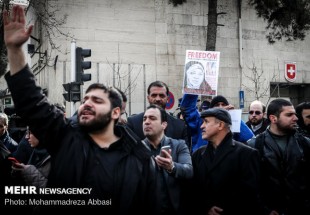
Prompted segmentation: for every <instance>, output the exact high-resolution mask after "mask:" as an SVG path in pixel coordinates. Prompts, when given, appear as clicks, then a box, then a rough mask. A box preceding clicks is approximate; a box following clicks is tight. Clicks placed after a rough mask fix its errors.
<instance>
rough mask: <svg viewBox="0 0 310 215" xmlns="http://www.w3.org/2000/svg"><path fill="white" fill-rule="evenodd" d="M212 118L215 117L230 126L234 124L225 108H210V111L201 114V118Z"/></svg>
mask: <svg viewBox="0 0 310 215" xmlns="http://www.w3.org/2000/svg"><path fill="white" fill-rule="evenodd" d="M210 116H213V117H215V118H217V119H218V120H221V121H223V122H226V123H228V124H229V125H231V124H232V123H231V116H230V114H229V113H228V111H227V110H225V109H223V108H210V109H208V110H205V111H203V112H201V114H200V117H201V118H205V117H210Z"/></svg>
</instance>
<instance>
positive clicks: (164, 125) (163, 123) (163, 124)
mask: <svg viewBox="0 0 310 215" xmlns="http://www.w3.org/2000/svg"><path fill="white" fill-rule="evenodd" d="M161 126H162V127H163V129H164V130H165V129H166V128H167V126H168V123H167V122H162V123H161Z"/></svg>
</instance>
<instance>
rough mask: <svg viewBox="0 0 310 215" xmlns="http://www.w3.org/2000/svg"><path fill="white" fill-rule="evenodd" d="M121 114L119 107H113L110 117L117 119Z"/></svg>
mask: <svg viewBox="0 0 310 215" xmlns="http://www.w3.org/2000/svg"><path fill="white" fill-rule="evenodd" d="M120 116H121V109H120V108H119V107H116V108H113V109H112V113H111V118H112V119H118V118H119V117H120Z"/></svg>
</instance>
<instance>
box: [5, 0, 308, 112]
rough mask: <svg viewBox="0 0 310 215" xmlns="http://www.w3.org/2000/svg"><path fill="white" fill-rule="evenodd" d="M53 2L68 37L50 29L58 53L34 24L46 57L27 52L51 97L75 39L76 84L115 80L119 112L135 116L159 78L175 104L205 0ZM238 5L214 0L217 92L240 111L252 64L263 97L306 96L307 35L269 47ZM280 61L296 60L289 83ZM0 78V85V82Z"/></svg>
mask: <svg viewBox="0 0 310 215" xmlns="http://www.w3.org/2000/svg"><path fill="white" fill-rule="evenodd" d="M55 4H57V6H58V7H59V9H60V11H59V16H63V15H64V14H67V15H68V19H67V22H66V24H65V25H64V26H62V28H61V30H62V31H63V32H68V33H69V34H70V35H71V36H72V38H68V37H67V38H65V37H64V36H62V35H60V34H59V35H58V34H56V36H55V40H54V41H55V42H56V44H57V45H58V46H59V47H60V50H61V52H60V51H57V50H52V49H51V47H50V46H49V45H48V43H47V41H46V37H45V36H44V32H42V31H40V29H36V31H35V32H34V35H35V37H37V38H40V40H41V41H42V42H41V43H42V44H41V47H40V49H39V51H40V52H42V53H45V50H46V51H47V52H46V53H47V58H46V56H45V55H44V54H43V55H42V54H41V55H39V54H34V55H29V56H28V57H29V63H30V64H31V65H32V67H33V69H34V70H35V74H36V77H37V80H38V82H39V84H40V85H41V86H42V87H43V88H44V89H46V91H47V94H48V96H49V99H50V100H51V101H52V102H64V99H63V96H62V94H63V93H64V89H63V87H62V84H64V83H68V82H70V81H71V80H72V75H71V73H72V72H71V42H72V39H75V42H76V46H78V47H82V48H87V49H91V51H92V54H91V57H90V58H87V59H85V60H90V61H91V62H92V68H91V69H90V70H85V73H91V74H92V80H91V81H89V82H85V83H84V85H83V90H85V89H86V88H87V86H88V85H89V84H90V83H93V82H102V83H105V84H108V85H115V86H117V87H119V88H121V89H122V90H124V91H125V92H126V94H127V96H128V105H127V112H128V113H129V114H135V113H139V112H142V111H144V109H145V107H146V106H147V105H148V103H147V100H146V89H147V86H148V85H149V84H150V83H151V82H152V81H154V80H162V81H164V82H166V83H167V84H168V86H169V88H170V90H171V92H172V93H173V95H174V98H175V103H174V105H173V106H172V108H171V109H170V111H171V112H174V111H175V110H176V108H177V105H178V98H180V97H182V83H183V73H184V62H185V51H186V50H188V49H190V50H205V46H206V31H207V25H208V21H207V14H208V1H207V0H187V3H185V4H183V5H181V6H178V7H173V6H172V5H171V4H168V0H89V1H82V0H59V1H55ZM238 11H239V8H238V1H237V0H232V1H226V0H218V12H226V13H227V14H226V15H220V16H219V17H218V23H219V24H223V25H224V26H219V27H218V31H217V42H216V51H219V52H220V53H221V54H220V69H219V79H218V94H221V95H224V96H226V97H227V98H228V99H229V101H230V102H231V103H232V104H233V105H235V107H237V108H238V107H239V104H240V99H239V91H240V90H243V91H244V95H245V97H244V107H245V108H244V110H245V111H246V110H247V106H248V105H249V103H250V102H251V101H253V100H254V99H255V94H254V92H255V91H257V90H258V87H256V88H255V85H254V82H253V80H251V77H252V74H253V69H255V70H256V71H258V72H259V73H261V74H262V76H261V78H260V79H259V80H256V81H257V82H258V86H259V87H260V89H259V92H258V95H261V94H263V95H261V97H260V99H261V100H262V101H263V102H265V103H267V102H268V101H270V99H272V98H273V97H285V98H288V99H290V100H291V101H292V102H293V103H294V104H297V103H299V102H301V101H304V100H308V101H309V100H310V36H309V35H308V36H307V37H306V38H305V40H304V41H291V42H287V41H280V42H276V43H275V44H274V45H270V44H268V42H267V39H266V37H265V36H266V30H265V27H266V25H267V23H266V22H264V20H262V19H260V18H258V17H257V15H256V12H255V10H254V8H252V7H251V6H249V5H248V4H247V2H246V1H242V5H241V14H240V16H239V13H238ZM30 20H31V19H30ZM35 28H39V27H38V25H37V26H35ZM30 42H31V43H33V44H37V42H36V41H34V40H31V41H30ZM25 49H26V48H25ZM45 62H47V65H45V64H44V63H45ZM286 62H294V63H296V65H297V73H296V81H295V82H288V81H287V80H286V79H285V78H284V74H285V63H286ZM0 84H1V86H4V85H5V83H4V81H3V80H1V83H0ZM2 88H5V87H2ZM265 89H267V90H266V93H262V92H263V90H265ZM65 103H66V108H67V112H68V115H70V114H72V113H70V112H72V106H70V103H68V102H65ZM77 105H78V103H77ZM70 107H71V108H70Z"/></svg>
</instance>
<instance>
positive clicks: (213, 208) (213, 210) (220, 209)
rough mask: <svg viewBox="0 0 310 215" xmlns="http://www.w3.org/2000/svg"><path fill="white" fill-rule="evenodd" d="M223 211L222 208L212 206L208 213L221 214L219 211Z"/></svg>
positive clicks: (211, 214) (210, 214)
mask: <svg viewBox="0 0 310 215" xmlns="http://www.w3.org/2000/svg"><path fill="white" fill-rule="evenodd" d="M222 212H223V209H222V208H219V207H217V206H213V207H212V208H211V209H210V210H209V212H208V215H221V213H222Z"/></svg>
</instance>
